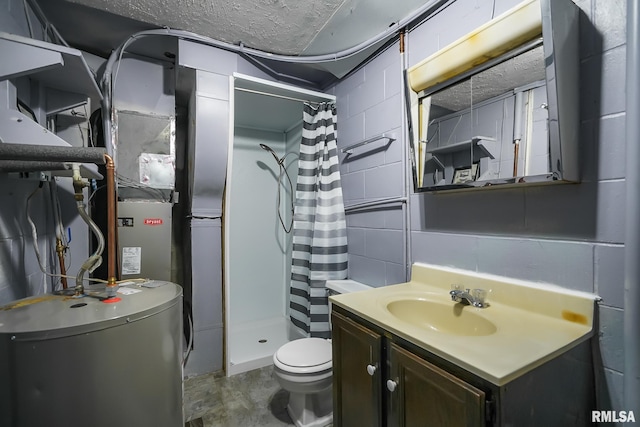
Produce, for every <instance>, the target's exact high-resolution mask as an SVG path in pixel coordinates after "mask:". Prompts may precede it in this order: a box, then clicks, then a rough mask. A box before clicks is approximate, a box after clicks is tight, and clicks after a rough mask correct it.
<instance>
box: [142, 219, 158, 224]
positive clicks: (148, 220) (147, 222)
mask: <svg viewBox="0 0 640 427" xmlns="http://www.w3.org/2000/svg"><path fill="white" fill-rule="evenodd" d="M144 225H162V218H145V219H144Z"/></svg>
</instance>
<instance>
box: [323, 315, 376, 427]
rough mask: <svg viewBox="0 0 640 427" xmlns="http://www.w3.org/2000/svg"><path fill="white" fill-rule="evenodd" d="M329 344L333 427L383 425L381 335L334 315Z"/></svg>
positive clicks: (343, 317)
mask: <svg viewBox="0 0 640 427" xmlns="http://www.w3.org/2000/svg"><path fill="white" fill-rule="evenodd" d="M331 322H332V323H331V324H332V332H331V335H332V342H333V425H334V426H336V427H340V426H344V427H347V426H371V427H382V426H385V425H387V424H386V423H384V422H383V420H382V411H381V409H382V389H381V387H380V384H381V381H382V371H383V369H382V335H380V334H378V333H376V332H373V331H371V330H370V329H368V328H366V327H364V326H362V325H359V324H358V323H356V322H354V321H353V320H351V319H348V318H347V317H345V316H342V315H340V314H337V313H335V312H334V313H333V314H332V316H331Z"/></svg>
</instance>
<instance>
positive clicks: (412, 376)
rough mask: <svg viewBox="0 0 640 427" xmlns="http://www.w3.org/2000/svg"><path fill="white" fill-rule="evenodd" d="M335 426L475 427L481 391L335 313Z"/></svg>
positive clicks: (479, 422)
mask: <svg viewBox="0 0 640 427" xmlns="http://www.w3.org/2000/svg"><path fill="white" fill-rule="evenodd" d="M331 318H332V325H333V332H332V334H333V378H334V380H333V390H334V392H333V398H334V412H333V417H334V418H333V424H334V426H336V427H352V426H372V427H373V426H380V427H384V426H389V427H419V426H425V427H427V426H428V427H432V426H433V427H440V426H442V427H455V426H466V427H476V426H478V427H480V426H484V425H485V393H484V392H483V391H482V390H479V389H478V388H476V387H474V386H472V385H470V384H468V383H466V382H465V381H463V380H461V379H459V378H457V377H456V376H454V375H452V374H450V373H448V372H446V371H444V370H443V369H441V368H439V367H437V366H436V365H434V364H432V363H430V362H428V361H426V360H424V359H423V358H421V357H419V356H417V355H416V354H414V353H412V352H410V351H408V350H406V349H404V348H402V347H400V346H399V345H397V344H396V343H394V342H392V341H391V340H390V339H389V338H388V337H385V336H383V335H382V334H381V333H378V332H376V331H373V330H371V329H369V328H367V327H365V326H363V325H361V324H359V323H358V322H356V321H354V320H352V319H350V318H348V317H346V316H343V315H341V314H339V313H336V312H335V311H334V312H333V314H332V317H331Z"/></svg>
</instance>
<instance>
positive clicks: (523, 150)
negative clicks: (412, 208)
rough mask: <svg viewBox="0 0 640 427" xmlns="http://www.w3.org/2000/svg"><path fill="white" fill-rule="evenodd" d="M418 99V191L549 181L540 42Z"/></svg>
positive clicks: (542, 61)
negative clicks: (541, 178)
mask: <svg viewBox="0 0 640 427" xmlns="http://www.w3.org/2000/svg"><path fill="white" fill-rule="evenodd" d="M506 58H507V59H504V60H502V59H501V60H500V61H497V63H496V64H495V65H493V66H490V67H488V68H486V69H484V70H482V71H480V72H478V73H477V74H473V75H472V76H470V77H468V78H465V79H463V80H461V81H459V82H456V83H454V84H452V85H450V86H447V87H445V88H443V89H441V90H439V91H437V92H435V93H433V94H431V95H429V96H425V97H423V98H421V99H420V100H419V123H420V126H421V129H420V135H421V138H420V143H419V146H418V158H420V159H421V161H420V163H419V170H418V183H419V184H420V186H421V187H427V188H428V187H434V186H442V185H452V186H458V187H465V186H477V185H483V184H482V183H483V182H486V181H489V182H490V181H493V180H509V179H512V178H516V177H519V176H535V175H543V176H547V175H551V174H552V170H551V165H550V157H549V137H548V124H547V123H548V114H547V109H548V103H547V93H546V83H545V70H544V55H543V51H542V45H541V43H537V45H535V46H533V47H532V48H530V49H528V50H526V51H524V52H522V53H519V54H518V55H507V56H506Z"/></svg>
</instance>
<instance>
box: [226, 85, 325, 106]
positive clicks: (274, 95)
mask: <svg viewBox="0 0 640 427" xmlns="http://www.w3.org/2000/svg"><path fill="white" fill-rule="evenodd" d="M236 90H240V91H242V92H249V93H255V94H257V95H265V96H273V97H275V98H282V99H288V100H290V101H298V102H306V103H308V104H315V105H320V104H322V102H318V101H310V100H308V99H302V98H294V97H292V96H286V95H276V94H275V93H269V92H262V91H259V90H254V89H245V88H241V87H237V88H236ZM324 102H333V101H331V100H326V101H324Z"/></svg>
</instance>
